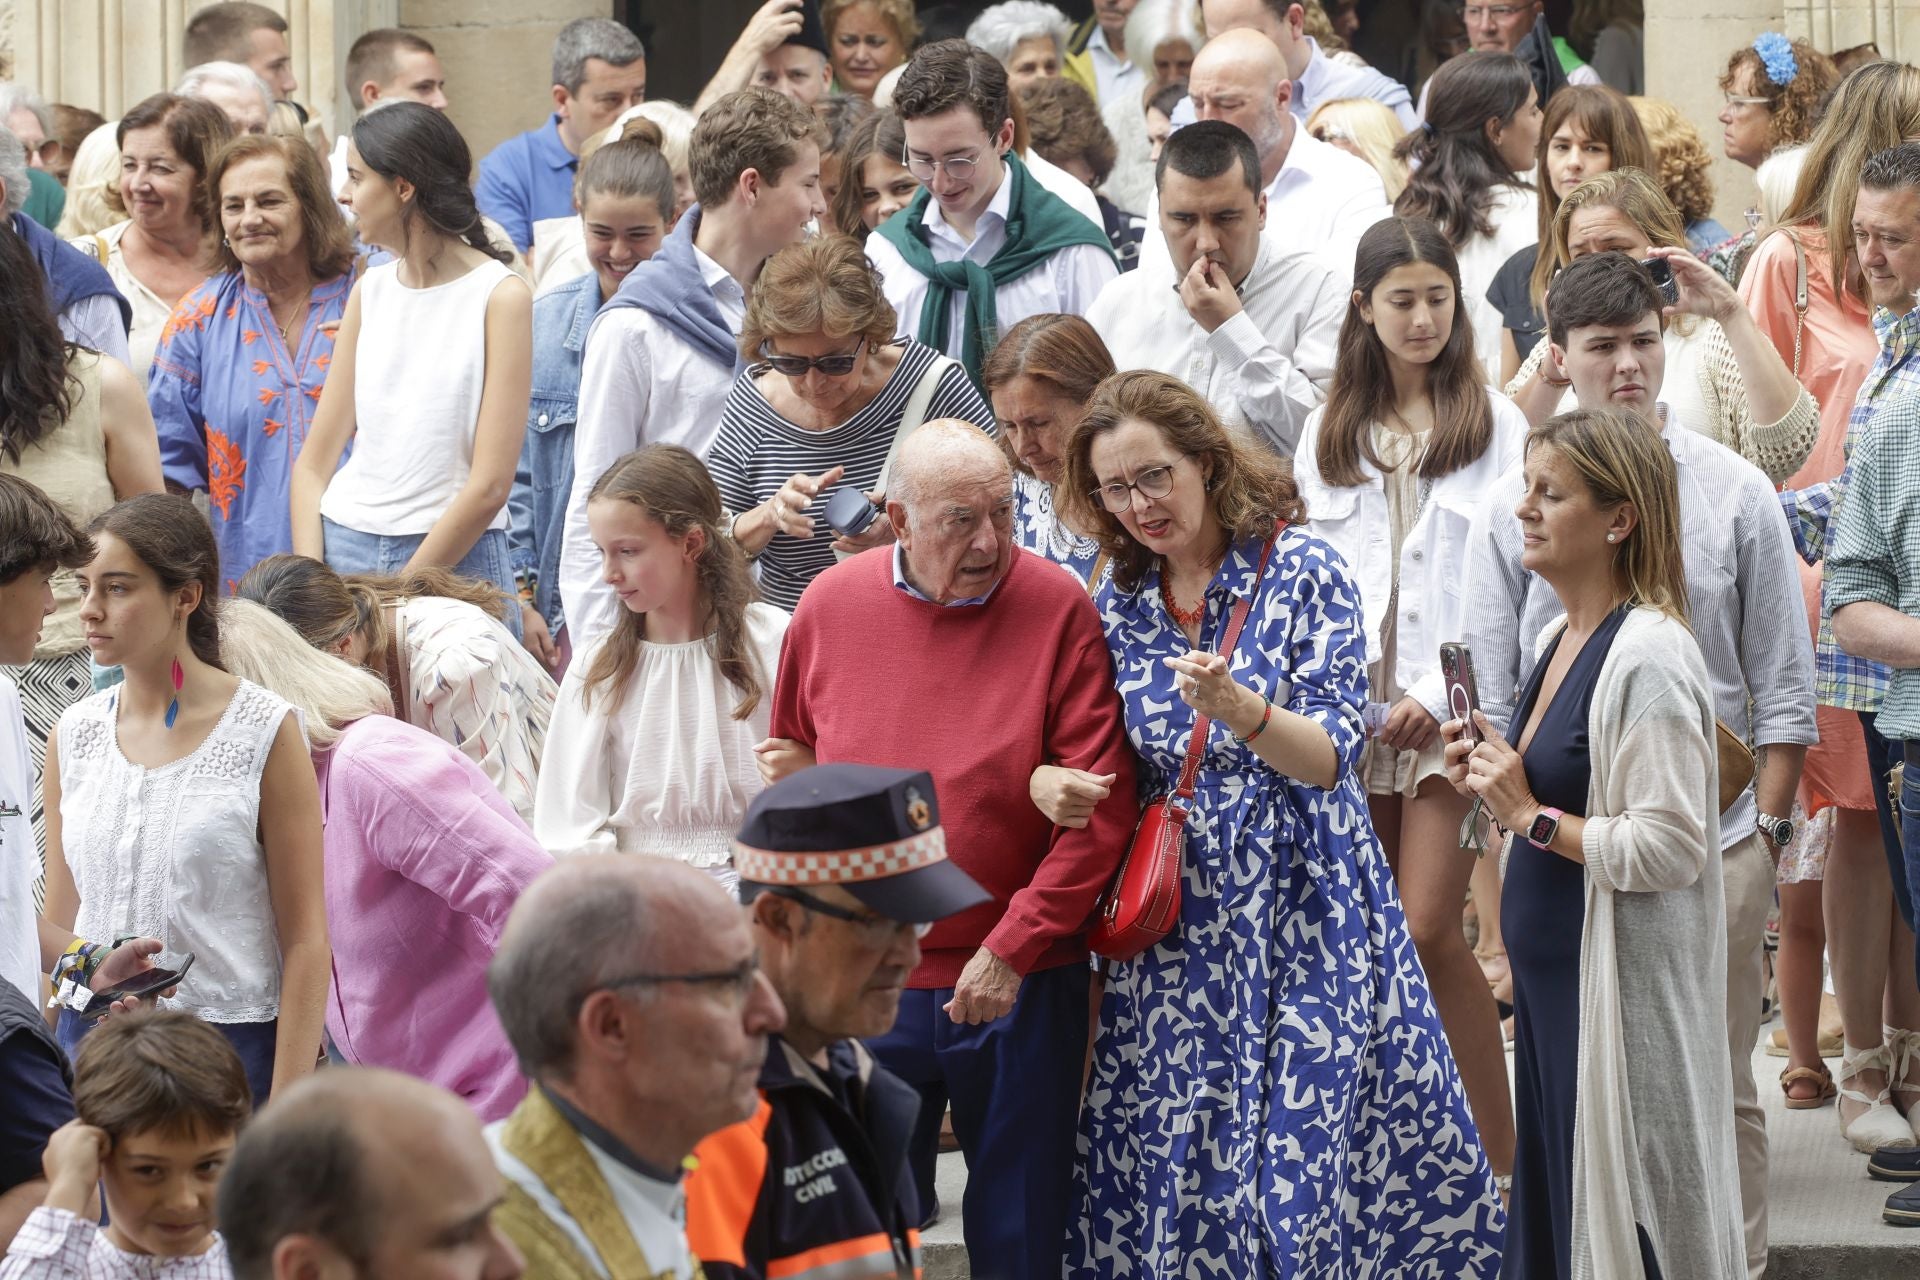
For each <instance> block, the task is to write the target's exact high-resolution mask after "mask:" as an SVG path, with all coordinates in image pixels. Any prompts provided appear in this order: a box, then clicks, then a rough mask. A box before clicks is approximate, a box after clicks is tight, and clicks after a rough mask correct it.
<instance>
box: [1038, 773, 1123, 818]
mask: <svg viewBox="0 0 1920 1280" xmlns="http://www.w3.org/2000/svg"><path fill="white" fill-rule="evenodd" d="M1119 776H1120V775H1119V774H1115V773H1088V772H1087V771H1086V770H1085V769H1068V768H1065V767H1064V766H1062V765H1056V764H1043V765H1041V766H1040V767H1039V768H1037V769H1035V770H1034V771H1033V776H1032V777H1031V778H1029V779H1027V794H1028V795H1029V796H1031V797H1032V798H1033V805H1034V808H1036V809H1038V810H1040V812H1041V813H1043V814H1045V815H1046V816H1047V817H1048V819H1050V820H1051V821H1052V822H1053V824H1054V825H1055V826H1057V827H1073V828H1075V829H1080V828H1084V827H1085V826H1086V825H1087V823H1088V822H1089V821H1091V820H1092V818H1093V811H1094V810H1095V809H1097V808H1099V807H1100V802H1101V801H1102V800H1105V799H1106V798H1107V796H1108V795H1110V794H1111V793H1112V791H1113V780H1114V779H1115V778H1117V777H1119Z"/></svg>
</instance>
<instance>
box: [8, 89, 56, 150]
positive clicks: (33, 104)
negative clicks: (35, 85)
mask: <svg viewBox="0 0 1920 1280" xmlns="http://www.w3.org/2000/svg"><path fill="white" fill-rule="evenodd" d="M22 108H25V109H26V110H28V111H31V112H33V118H34V119H35V120H38V121H39V122H40V132H42V133H44V134H46V135H47V136H48V137H49V138H52V137H56V136H57V135H56V134H55V132H54V127H53V108H52V107H50V106H48V105H47V100H46V99H45V98H43V97H41V96H40V95H39V94H37V93H35V92H34V91H33V90H31V89H29V88H27V86H25V85H23V84H9V83H8V82H7V81H5V80H0V127H4V126H5V125H6V123H7V121H8V120H10V119H11V118H12V117H13V113H14V112H16V111H19V110H21V109H22Z"/></svg>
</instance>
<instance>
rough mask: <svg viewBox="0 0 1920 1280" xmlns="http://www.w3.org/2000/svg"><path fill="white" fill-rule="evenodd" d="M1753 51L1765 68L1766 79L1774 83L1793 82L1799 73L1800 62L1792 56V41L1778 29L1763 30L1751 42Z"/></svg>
mask: <svg viewBox="0 0 1920 1280" xmlns="http://www.w3.org/2000/svg"><path fill="white" fill-rule="evenodd" d="M1753 51H1754V52H1755V53H1757V54H1759V55H1760V65H1761V66H1763V67H1765V68H1766V70H1767V79H1768V80H1770V81H1772V82H1773V83H1774V84H1778V85H1786V84H1791V83H1793V78H1794V77H1795V76H1797V75H1799V74H1800V63H1799V62H1798V61H1797V60H1796V59H1795V58H1794V56H1793V42H1792V41H1791V40H1788V39H1787V38H1786V37H1785V36H1783V35H1781V34H1780V33H1779V32H1778V31H1763V32H1761V33H1760V35H1759V36H1758V37H1757V38H1756V39H1755V40H1754V42H1753Z"/></svg>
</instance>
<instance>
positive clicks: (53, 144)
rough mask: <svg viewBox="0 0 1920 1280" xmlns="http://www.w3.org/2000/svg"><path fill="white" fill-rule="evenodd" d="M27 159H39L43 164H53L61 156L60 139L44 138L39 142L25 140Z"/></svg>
mask: <svg viewBox="0 0 1920 1280" xmlns="http://www.w3.org/2000/svg"><path fill="white" fill-rule="evenodd" d="M22 145H23V146H25V147H26V149H27V159H29V160H38V161H39V162H40V163H42V164H52V163H53V162H54V161H55V160H58V159H59V158H60V139H58V138H42V139H41V140H40V141H38V142H24V143H22Z"/></svg>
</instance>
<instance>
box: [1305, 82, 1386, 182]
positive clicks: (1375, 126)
mask: <svg viewBox="0 0 1920 1280" xmlns="http://www.w3.org/2000/svg"><path fill="white" fill-rule="evenodd" d="M1307 132H1308V133H1310V134H1312V135H1313V136H1314V137H1316V138H1318V139H1320V141H1322V142H1330V143H1332V144H1333V145H1334V146H1336V147H1338V148H1340V149H1341V150H1342V151H1344V152H1346V153H1347V154H1348V155H1351V156H1357V157H1359V158H1360V159H1362V160H1365V161H1366V162H1367V163H1368V164H1370V165H1372V166H1373V170H1374V172H1375V173H1377V174H1379V175H1380V181H1381V182H1382V183H1384V184H1385V185H1386V188H1387V200H1388V201H1389V202H1392V201H1394V200H1398V199H1399V198H1400V193H1401V192H1402V191H1405V190H1406V189H1407V162H1406V160H1405V159H1404V158H1402V157H1400V156H1397V155H1395V154H1394V148H1395V147H1397V146H1398V145H1399V144H1400V139H1401V138H1402V137H1404V136H1405V135H1406V132H1407V131H1406V130H1405V129H1404V128H1402V127H1401V125H1400V118H1399V117H1398V116H1396V115H1394V114H1393V108H1392V107H1389V106H1388V105H1387V104H1386V103H1384V102H1377V101H1375V100H1374V99H1372V98H1336V99H1334V100H1333V101H1331V102H1323V103H1321V104H1320V105H1319V106H1317V107H1315V108H1314V109H1313V114H1312V115H1310V116H1308V117H1307Z"/></svg>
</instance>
